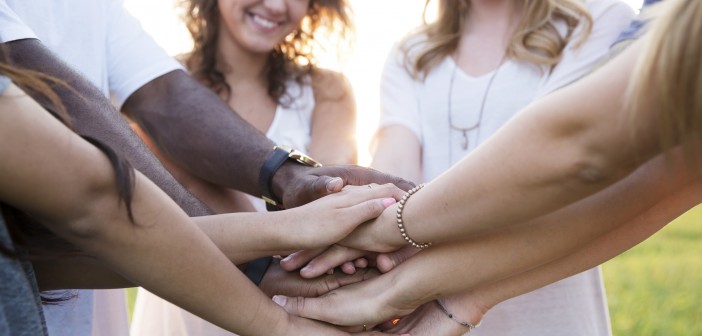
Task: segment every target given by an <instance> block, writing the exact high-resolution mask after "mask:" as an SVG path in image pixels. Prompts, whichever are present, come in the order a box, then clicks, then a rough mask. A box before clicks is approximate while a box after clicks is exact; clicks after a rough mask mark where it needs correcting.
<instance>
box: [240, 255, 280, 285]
mask: <svg viewBox="0 0 702 336" xmlns="http://www.w3.org/2000/svg"><path fill="white" fill-rule="evenodd" d="M272 260H273V257H263V258H259V259H256V260H251V261H249V262H248V263H247V264H246V270H245V271H244V274H246V276H247V277H248V278H249V280H251V281H252V282H253V283H254V284H256V286H259V285H260V284H261V280H263V275H264V274H266V271H267V270H268V266H270V264H271V261H272Z"/></svg>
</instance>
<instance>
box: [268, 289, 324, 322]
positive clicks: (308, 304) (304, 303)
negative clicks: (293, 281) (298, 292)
mask: <svg viewBox="0 0 702 336" xmlns="http://www.w3.org/2000/svg"><path fill="white" fill-rule="evenodd" d="M273 302H275V303H277V304H278V305H279V306H281V307H283V309H285V311H287V312H288V313H289V314H292V315H296V316H300V317H304V318H311V319H315V320H322V321H325V320H324V319H323V318H321V317H320V314H319V312H320V311H319V309H318V308H317V307H319V304H318V301H317V300H314V299H313V298H305V297H289V296H285V295H274V296H273ZM327 322H328V321H327Z"/></svg>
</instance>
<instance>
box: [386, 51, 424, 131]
mask: <svg viewBox="0 0 702 336" xmlns="http://www.w3.org/2000/svg"><path fill="white" fill-rule="evenodd" d="M403 63H404V54H403V53H402V52H401V51H400V50H399V48H398V46H395V48H393V50H392V51H391V52H390V54H389V55H388V58H387V60H386V61H385V66H384V67H383V73H382V76H381V79H380V121H379V123H378V130H380V129H382V128H384V127H388V126H393V125H398V126H404V127H406V128H407V129H409V130H410V131H412V133H414V134H415V135H416V136H417V139H421V138H422V137H421V128H420V122H421V120H420V117H419V107H418V98H417V94H418V92H417V90H416V85H417V81H416V80H414V79H413V78H412V76H411V75H410V74H409V73H408V72H407V70H405V68H404V66H403Z"/></svg>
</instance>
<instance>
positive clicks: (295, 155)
mask: <svg viewBox="0 0 702 336" xmlns="http://www.w3.org/2000/svg"><path fill="white" fill-rule="evenodd" d="M287 160H292V161H293V162H295V163H298V164H302V165H305V166H309V167H321V166H322V164H321V163H319V162H317V161H316V160H315V159H313V158H311V157H309V156H308V155H306V154H305V153H303V152H301V151H299V150H297V149H294V148H290V147H286V146H280V145H279V146H275V147H273V152H271V154H269V155H268V157H267V158H266V161H264V162H263V165H262V166H261V171H260V173H259V174H258V184H259V186H260V187H261V190H262V191H263V195H262V196H261V198H262V199H263V200H264V201H266V208H267V209H268V210H269V211H275V210H281V209H282V201H281V200H280V199H278V198H277V197H275V194H273V186H272V182H273V176H274V175H275V173H276V172H277V171H278V169H279V168H280V167H281V166H282V165H283V163H285V161H287Z"/></svg>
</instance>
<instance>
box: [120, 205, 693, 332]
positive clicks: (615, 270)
mask: <svg viewBox="0 0 702 336" xmlns="http://www.w3.org/2000/svg"><path fill="white" fill-rule="evenodd" d="M603 267H604V278H605V286H606V288H607V300H608V301H609V311H610V315H611V319H612V331H613V333H614V336H629V335H633V336H678V335H685V336H702V206H698V207H697V208H695V209H693V210H692V211H690V212H688V213H687V214H685V215H683V216H682V217H680V218H679V219H678V220H676V221H674V222H673V223H671V224H669V225H668V226H666V227H665V228H664V229H663V230H661V231H660V232H658V233H657V234H655V235H654V236H653V237H651V238H650V239H648V240H646V241H645V242H643V243H641V244H639V245H638V246H636V247H634V248H633V249H631V250H629V251H627V252H625V253H623V254H622V255H620V256H618V257H616V258H614V259H612V260H610V261H609V262H607V263H605V264H604V266H603ZM135 298H136V288H130V289H128V290H127V302H128V304H129V316H130V317H131V315H132V310H133V308H134V299H135Z"/></svg>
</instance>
